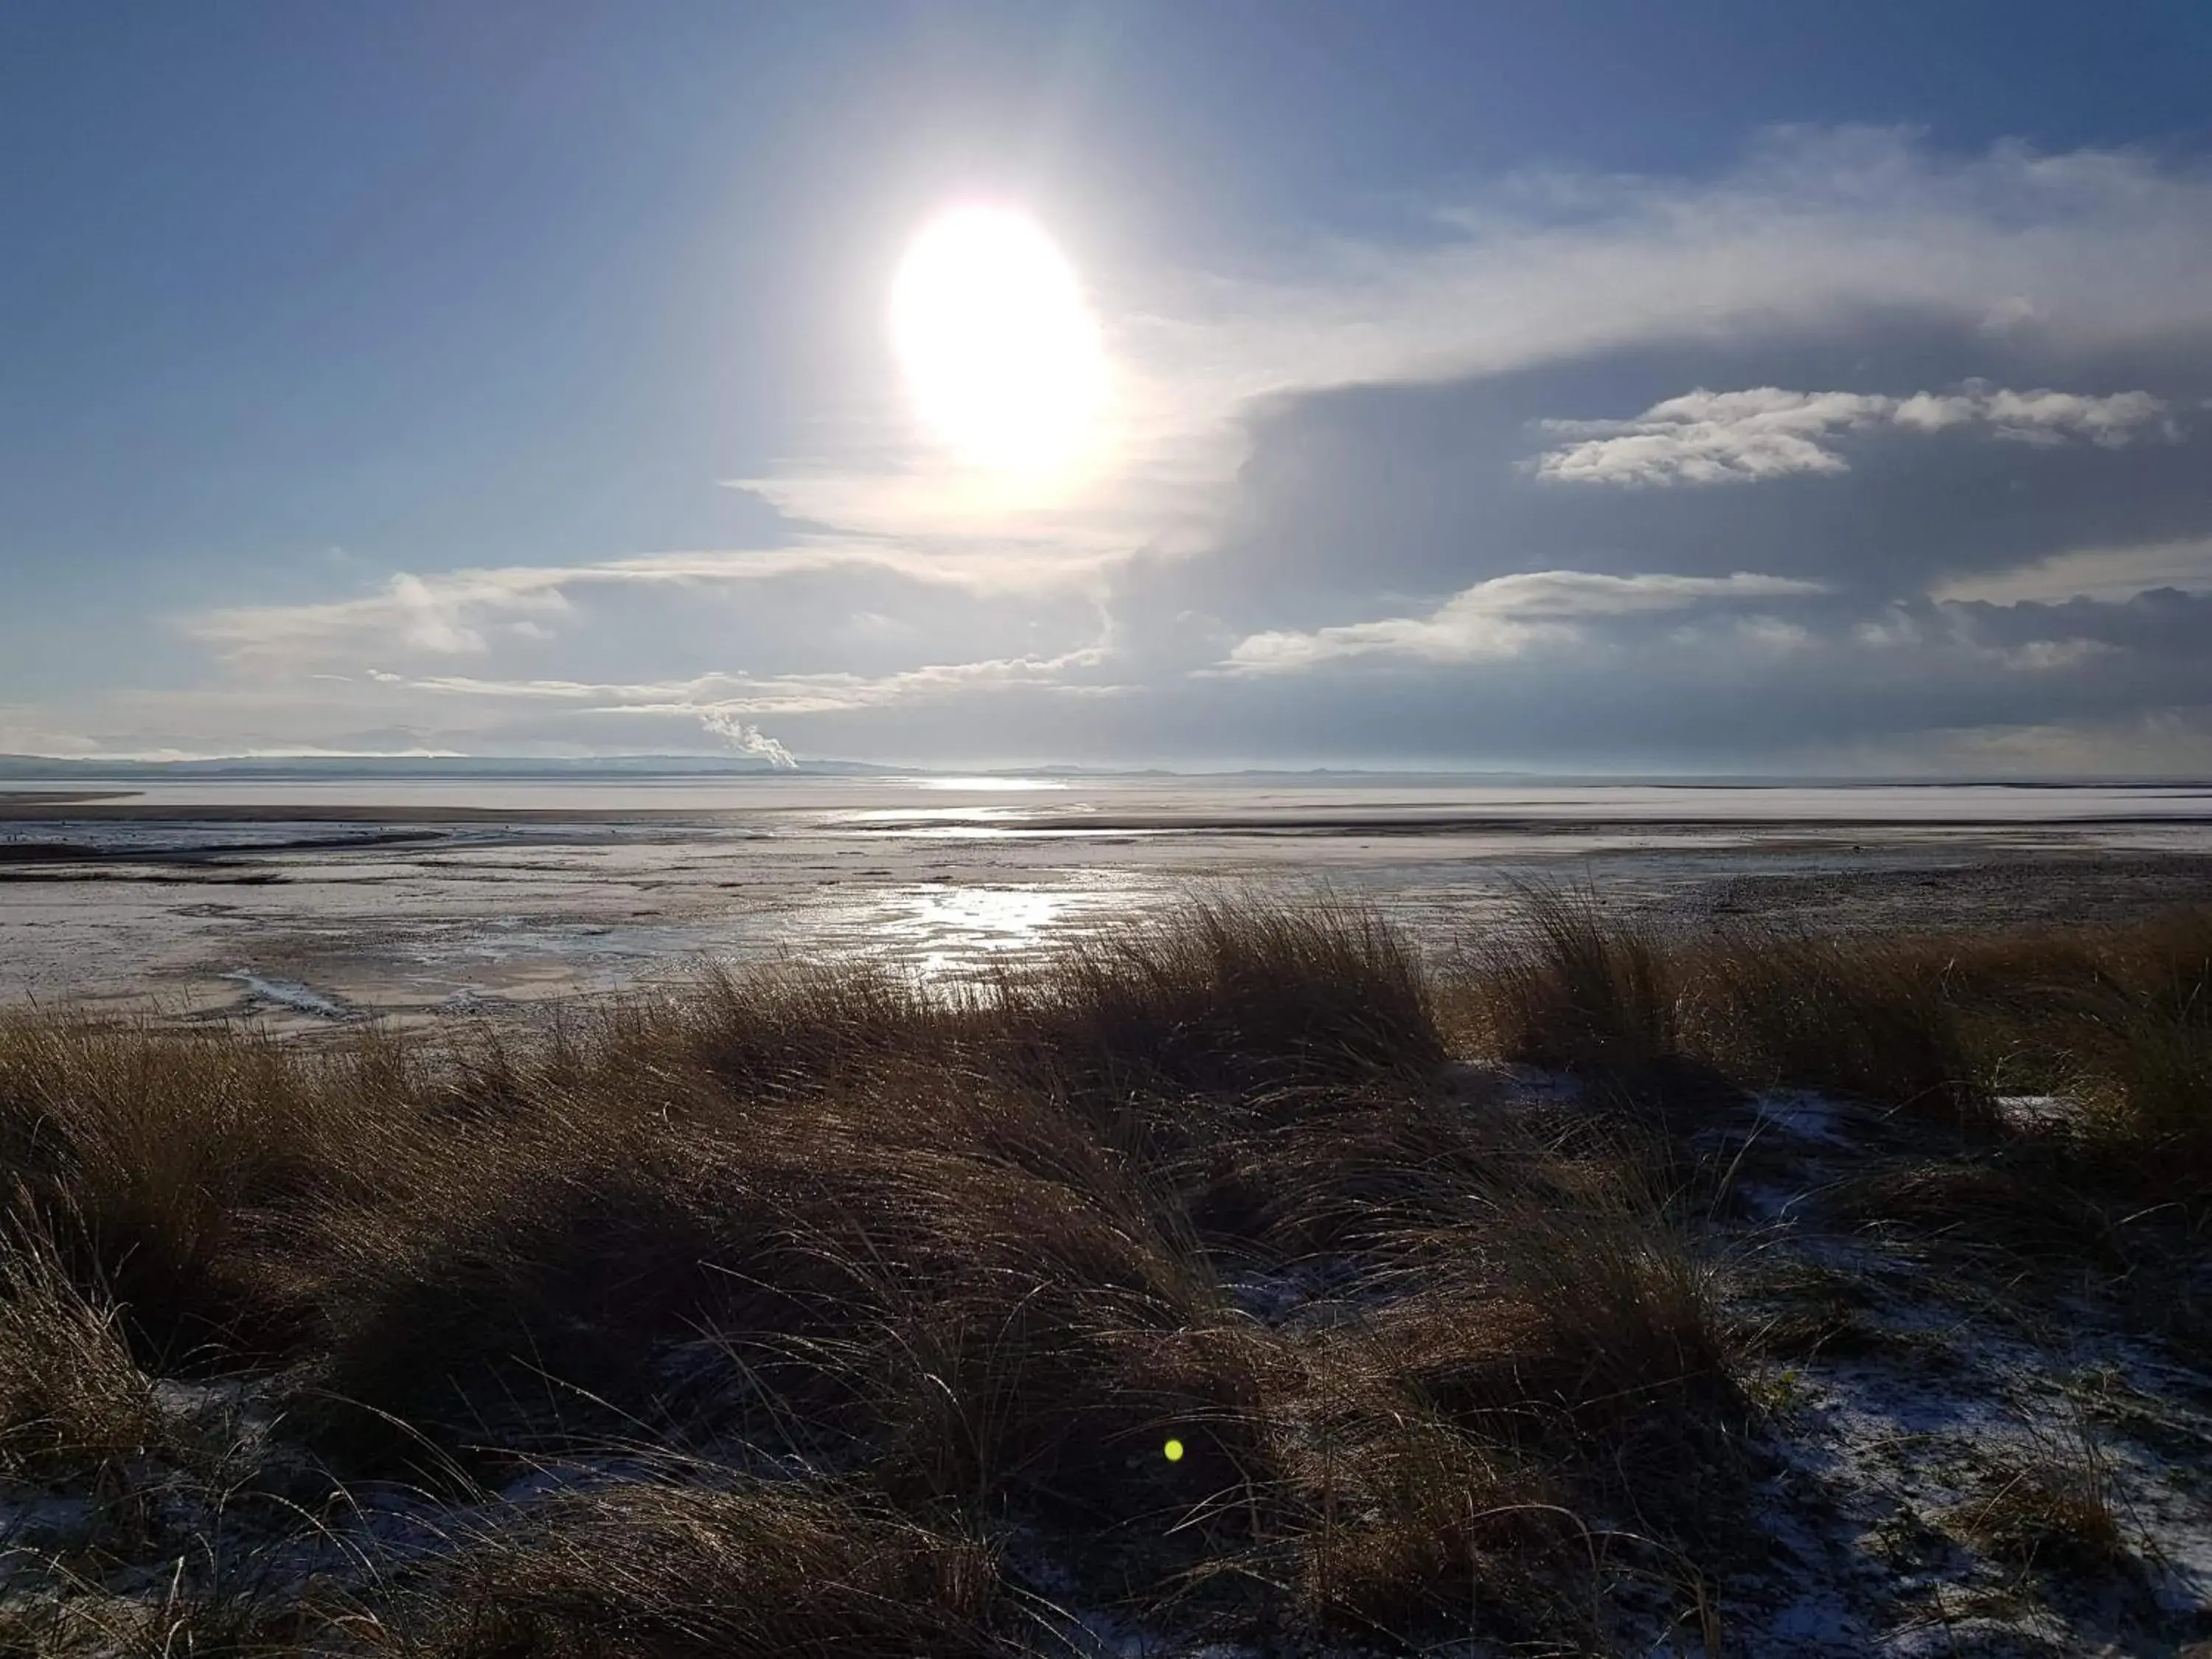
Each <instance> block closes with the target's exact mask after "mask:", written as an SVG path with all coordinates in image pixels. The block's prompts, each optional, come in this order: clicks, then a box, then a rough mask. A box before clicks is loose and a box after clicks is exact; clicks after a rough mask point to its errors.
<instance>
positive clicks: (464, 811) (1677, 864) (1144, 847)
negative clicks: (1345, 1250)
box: [0, 775, 2212, 1026]
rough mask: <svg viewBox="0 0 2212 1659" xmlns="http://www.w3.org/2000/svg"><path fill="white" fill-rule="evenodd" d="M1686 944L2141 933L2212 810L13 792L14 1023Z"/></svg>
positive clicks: (1857, 803)
mask: <svg viewBox="0 0 2212 1659" xmlns="http://www.w3.org/2000/svg"><path fill="white" fill-rule="evenodd" d="M1532 885H1534V886H1553V887H1587V888H1589V889H1590V890H1594V891H1597V892H1601V894H1602V895H1603V897H1604V902H1605V903H1606V905H1607V908H1609V909H1611V910H1613V911H1614V912H1616V913H1618V914H1620V915H1625V916H1634V917H1636V918H1638V919H1639V920H1641V921H1645V922H1646V923H1648V924H1649V925H1650V926H1652V927H1656V928H1658V929H1659V930H1661V931H1662V932H1664V933H1670V934H1684V933H1698V932H1700V931H1706V930H1711V929H1714V928H1724V927H1729V926H1730V925H1732V924H1735V923H1740V922H1746V921H1755V920H1765V921H1778V922H1779V923H1782V924H1783V925H1784V926H1787V927H1791V928H1797V929H1803V930H1806V931H1812V932H1820V933H1861V932H1869V931H1873V932H1891V933H1936V932H1942V931H1947V930H1957V929H1961V928H1978V927H1986V926H1989V925H1990V924H1992V923H2002V924H2003V925H2006V926H2016V925H2038V924H2048V925H2053V926H2063V925H2068V924H2072V923H2077V922H2084V921H2099V920H2116V921H2124V920H2126V919H2128V918H2130V917H2132V916H2134V915H2140V914H2143V913H2147V912H2149V911H2153V910H2156V909H2159V908H2166V907H2171V906H2172V905H2174V904H2176V903H2184V902H2191V900H2193V899H2195V898H2197V896H2201V895H2203V893H2205V892H2207V891H2208V890H2212V789H2205V788H2198V787H2181V786H2154V787H2112V786H2099V787H2057V786H2039V787H2026V786H2023V787H2003V786H1990V785H1978V786H1965V785H1881V786H1869V785H1856V786H1814V787H1808V786H1786V787H1785V786H1768V787H1747V786H1735V787H1726V786H1711V785H1652V784H1638V785H1630V784H1612V785H1607V784H1583V785H1571V786H1569V785H1528V784H1496V783H1486V782H1479V781H1468V780H1465V779H1400V778H1361V777H1347V776H1336V777H1322V778H1282V777H1264V778H1263V777H1232V778H1182V777H1171V776H1163V775H1151V776H1139V777H1123V778H1098V777H1075V778H1067V777H1047V776H1040V777H1018V776H990V777H970V778H961V777H940V776H927V775H919V776H908V777H884V778H829V779H820V778H811V777H792V776H782V775H766V776H760V777H738V778H721V779H717V778H707V779H701V778H696V777H688V778H674V779H651V778H647V779H639V778H630V777H625V778H621V779H618V780H609V781H599V782H594V781H581V782H580V781H573V780H562V781H509V780H483V779H477V780H470V779H459V778H456V779H439V780H428V781H422V780H392V779H374V778H361V779H351V780H348V779H331V778H327V777H313V778H289V779H287V778H278V779H270V780H257V781H231V780H182V779H179V780H176V781H161V782H158V783H151V784H149V783H144V782H140V781H129V782H122V781H118V782H116V783H113V784H99V783H86V782H76V783H70V784H67V785H64V784H41V783H39V782H36V781H27V782H25V783H22V784H21V785H13V786H10V787H8V788H7V789H5V790H4V791H0V1001H8V1002H19V1003H20V1002H23V1001H27V1000H37V1001H39V1002H40V1003H42V1004H47V1005H74V1006H98V1007H103V1008H107V1009H111V1010H130V1011H133V1012H146V1011H150V1012H156V1013H159V1014H161V1015H164V1016H167V1017H171V1018H216V1017H225V1016H231V1015H247V1016H252V1017H254V1018H262V1019H265V1020H267V1021H270V1023H272V1024H276V1025H279V1026H292V1025H300V1026H314V1025H319V1024H326V1023H328V1022H331V1021H333V1020H349V1019H355V1018H365V1017H369V1016H380V1017H386V1018H400V1019H404V1020H410V1021H411V1020H435V1019H438V1018H448V1017H454V1016H463V1017H471V1018H473V1017H478V1016H482V1015H484V1014H487V1013H499V1012H508V1013H514V1012H530V1011H532V1010H535V1009H539V1008H542V1007H544V1006H548V1005H550V1004H552V1003H556V1002H558V1001H561V1000H568V999H573V998H574V997H577V996H586V995H592V994H604V993H606V992H611V991H617V990H622V989H628V988H635V987H640V986H646V985H651V984H653V983H656V982H659V981H665V980H667V979H669V978H671V977H680V976H683V975H688V974H690V973H691V972H693V971H696V969H697V968H698V967H699V965H700V964H702V963H708V962H718V963H751V962H758V961H763V960H770V959H776V958H781V957H803V958H807V959H817V960H818V959H850V958H861V959H871V960H874V961H878V962H880V963H886V964H889V965H891V966H893V967H895V968H896V969H900V970H901V971H903V972H909V973H912V974H915V975H920V976H921V977H924V978H927V979H944V978H961V977H972V976H975V975H979V974H985V973H988V972H990V971H991V970H992V969H994V967H996V966H1003V965H1005V964H1006V963H1009V962H1012V961H1014V960H1017V959H1018V958H1019V957H1021V955H1022V954H1023V953H1024V952H1026V951H1031V950H1034V949H1036V947H1039V946H1044V945H1051V944H1053V943H1055V942H1059V941H1062V940H1066V939H1070V938H1079V937H1081V936H1082V935H1084V934H1085V933H1091V932H1095V931H1097V930H1099V929H1102V928H1109V927H1115V926H1117V925H1120V924H1121V923H1122V922H1124V921H1127V920H1129V919H1131V918H1133V917H1141V916H1146V915H1158V914H1160V913H1163V912H1164V911H1165V910H1167V909H1170V908H1173V907H1174V906H1176V904H1178V903H1180V902H1183V901H1184V900H1186V899H1188V897H1189V896H1191V895H1192V894H1193V893H1194V892H1202V891H1207V890H1220V889H1235V890H1259V891H1264V892H1267V893H1273V894H1277V895H1280V896H1288V897H1294V898H1297V899H1299V900H1301V901H1304V900H1309V899H1313V898H1316V897H1323V896H1331V895H1333V896H1337V897H1339V898H1342V899H1345V900H1347V901H1352V902H1358V903H1360V904H1362V905H1365V906H1369V907H1371V908H1374V909H1376V911H1378V912H1379V913H1381V914H1382V915H1385V916H1387V917H1388V918H1389V919H1390V920H1391V921H1393V922H1395V924H1397V925H1398V926H1399V927H1401V928H1403V929H1404V930H1405V931H1406V932H1407V934H1408V935H1409V936H1410V937H1411V938H1412V939H1414V940H1415V941H1416V942H1417V943H1418V945H1419V946H1420V948H1421V949H1422V950H1423V951H1425V952H1426V953H1428V954H1429V955H1430V956H1431V957H1434V958H1436V959H1438V960H1444V959H1449V957H1451V956H1453V955H1454V954H1455V953H1457V952H1461V951H1465V950H1467V949H1468V948H1470V947H1472V946H1475V945H1479V944H1480V939H1481V938H1482V936H1483V934H1484V933H1485V932H1486V929H1489V928H1492V927H1495V926H1497V925H1499V924H1500V922H1501V921H1503V919H1504V918H1505V917H1506V916H1507V915H1510V912H1511V910H1512V908H1513V907H1514V905H1515V904H1516V898H1517V896H1518V895H1519V894H1520V893H1521V892H1522V890H1525V889H1526V888H1528V887H1529V886H1532Z"/></svg>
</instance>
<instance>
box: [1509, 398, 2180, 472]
mask: <svg viewBox="0 0 2212 1659" xmlns="http://www.w3.org/2000/svg"><path fill="white" fill-rule="evenodd" d="M2170 413H2171V411H2170V410H2168V408H2167V406H2166V404H2164V403H2163V402H2161V401H2160V399H2158V398H2154V397H2152V396H2151V395H2150V394H2149V393H2148V392H2115V393H2112V394H2111V395H2109V396H2105V397H2093V396H2087V395H2085V394H2083V393H2081V392H2051V391H2036V392H2012V391H2007V390H2004V389H2002V388H1998V387H1991V386H1985V385H1981V384H1978V383H1972V382H1970V383H1969V384H1968V385H1967V386H1965V387H1963V388H1962V389H1960V391H1957V392H1914V393H1913V394H1912V395H1911V396H1910V397H1904V398H1893V397H1885V396H1881V395H1879V394H1872V393H1866V392H1788V391H1784V389H1783V388H1781V387H1780V386H1753V387H1752V388H1750V389H1749V390H1747V391H1743V392H1708V391H1706V390H1705V388H1704V387H1702V386H1701V387H1699V389H1698V390H1697V391H1695V392H1686V393H1684V394H1683V395H1682V396H1680V397H1679V398H1668V399H1667V400H1666V401H1665V402H1663V403H1657V404H1653V405H1652V406H1651V407H1650V408H1649V409H1647V410H1644V412H1643V413H1642V414H1641V415H1638V416H1633V417H1632V418H1631V419H1628V420H1625V421H1565V420H1550V421H1545V422H1542V423H1541V424H1542V426H1543V428H1544V429H1545V430H1547V431H1548V432H1552V433H1555V434H1557V435H1559V436H1562V437H1571V438H1575V439H1577V440H1579V441H1578V442H1575V443H1570V444H1564V445H1562V446H1560V447H1558V448H1556V449H1550V450H1547V451H1546V452H1544V453H1542V454H1541V455H1539V456H1537V457H1536V458H1535V459H1534V460H1533V461H1532V462H1530V463H1529V466H1530V469H1531V470H1532V471H1534V473H1535V475H1536V476H1537V477H1540V478H1545V479H1549V480H1552V481H1553V482H1555V483H1607V484H1721V483H1757V482H1759V480H1761V479H1764V478H1780V477H1788V476H1789V475H1790V474H1792V473H1800V472H1812V473H1821V472H1828V473H1833V472H1844V471H1849V470H1850V463H1849V462H1848V461H1847V460H1846V459H1844V456H1843V454H1842V453H1841V452H1840V451H1839V450H1838V448H1837V447H1836V443H1835V441H1836V440H1837V439H1838V438H1840V437H1842V436H1843V435H1844V434H1846V433H1850V432H1863V431H1865V430H1868V429H1869V428H1889V429H1891V430H1895V431H1903V432H1912V433H1931V432H1942V431H1947V430H1949V429H1951V428H1968V427H1971V428H1980V429H1982V430H1984V431H1986V432H1988V433H1989V434H1990V435H1992V436H1993V437H1996V438H2000V439H2005V440H2008V441H2013V442H2019V443H2032V444H2057V443H2063V442H2065V441H2068V440H2069V439H2085V440H2087V441H2089V442H2092V443H2096V444H2101V445H2103V446H2105V447H2107V448H2118V447H2121V446H2123V445H2124V444H2127V443H2129V442H2130V441H2132V440H2134V439H2135V438H2136V437H2137V436H2139V435H2142V434H2143V433H2144V432H2145V431H2147V430H2151V431H2156V430H2171V422H2170V418H2169V416H2170Z"/></svg>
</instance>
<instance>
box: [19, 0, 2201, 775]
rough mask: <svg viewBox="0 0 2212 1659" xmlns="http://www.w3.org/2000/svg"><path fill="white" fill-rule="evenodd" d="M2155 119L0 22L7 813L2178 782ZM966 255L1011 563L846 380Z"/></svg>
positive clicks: (2173, 122) (1119, 11) (538, 25)
mask: <svg viewBox="0 0 2212 1659" xmlns="http://www.w3.org/2000/svg"><path fill="white" fill-rule="evenodd" d="M2207 85H2212V10H2208V9H2206V8H2204V7H2203V6H2201V5H2191V4H2141V5H2133V6H2126V5H2118V6H2109V7H2104V8H2099V9H2094V10H2092V9H2087V8H2081V7H2072V6H2068V7H2059V6H2047V7H2046V6H2036V5H2027V4H2008V5H1976V4H1967V3H1959V4H1949V5H1944V6H1940V7H1929V6H1925V5H1902V4H1899V5H1890V4H1872V3H1862V4H1852V5H1840V4H1838V5H1832V6H1814V5H1809V4H1807V5H1792V6H1776V5H1771V4H1743V5H1719V4H1705V5H1687V6H1671V7H1665V8H1660V7H1653V6H1650V5H1644V4H1626V3H1623V4H1595V3H1592V4H1564V3H1563V4H1548V5H1544V6H1516V7H1505V6H1481V5H1475V4H1472V3H1463V0H1462V3H1443V4H1436V5H1425V4H1415V3H1395V4H1391V5H1388V6H1354V5H1350V4H1329V5H1322V4H1310V5H1309V4H1295V3H1282V0H1273V3H1257V0H1255V3H1226V0H1224V3H1188V0H1186V3H1176V4H1159V5H1143V4H1126V5H1106V4H1091V5H1071V6H1055V5H1051V4H1047V3H1042V0H1035V3H1022V4H1006V5H981V4H969V5H952V4H944V5H893V4H888V3H884V4H865V5H864V4H839V3H812V4H809V5H806V6H799V7H794V6H784V5H775V6H769V5H761V6H746V5H732V4H723V5H714V6H707V5H698V6H690V5H661V6H653V7H617V6H613V5H611V4H599V5H585V4H575V3H550V4H548V3H538V4H532V5H526V6H525V5H493V4H478V5H470V6H454V5H445V4H440V5H423V6H408V5H400V4H390V5H380V6H375V7H359V6H344V5H336V4H329V5H325V4H312V3H295V4H285V5H274V4H269V5H258V6H254V5H241V4H221V3H210V4H201V5H196V6H192V7H176V6H154V5H147V6H131V5H110V6H101V7H97V8H95V7H84V6H72V5H64V4H37V3H33V4H24V5H18V6H15V7H10V8H8V9H5V10H0V224H4V226H5V227H6V246H7V258H5V259H4V260H0V321H4V327H5V338H6V340H7V342H8V350H7V356H6V359H5V364H6V367H5V369H4V373H0V576H4V579H5V592H6V594H7V601H6V604H5V605H4V608H0V751H30V752H45V753H54V754H147V755H153V754H216V753H240V752H278V751H343V752H406V751H420V750H428V751H459V752H470V753H546V754H556V753H558V754H580V753H591V752H613V751H640V750H645V751H656V752H658V751H669V750H694V751H697V750H716V749H720V748H737V749H746V748H750V749H751V750H755V751H757V752H762V753H770V754H772V753H775V752H776V746H777V745H781V746H783V747H786V748H788V749H790V750H795V751H797V752H799V753H801V754H818V755H826V754H835V755H844V756H854V757H866V758H873V759H881V760H895V761H914V762H921V763H932V762H934V763H955V764H980V763H1018V762H1023V761H1042V760H1055V759H1057V760H1069V761H1091V762H1130V763H1152V762H1164V763H1171V764H1186V765H1196V764H1206V763H1253V762H1277V763H1314V762H1323V761H1327V762H1336V763H1366V764H1385V765H1399V764H1469V765H1483V764H1490V765H1516V766H1528V765H1534V766H1557V767H1560V768H1563V769H1571V770H1584V769H1592V768H1600V767H1608V768H1623V769H1638V770H1656V769H1669V768H1675V767H1686V768H1694V769H1724V768H1729V767H1743V768H1747V769H1757V770H1775V769H1812V770H1838V769H1852V768H1862V769H1872V770H1893V769H1935V770H1966V771H1976V770H1996V771H2008V772H2012V771H2039V770H2041V771H2079V770H2085V769H2119V770H2130V771H2168V772H2202V771H2203V770H2205V769H2207V767H2208V765H2212V660H2208V659H2212V652H2206V651H2204V650H2203V648H2202V647H2201V645H2200V644H2199V641H2202V640H2204V639H2208V638H2212V598H2208V597H2207V596H2208V595H2212V406H2208V402H2207V400H2208V398H2212V282H2208V281H2207V280H2206V277H2205V272H2206V271H2207V270H2208V269H2212V125H2208V123H2212V105H2208V103H2207V100H2205V98H2204V95H2203V88H2205V87H2206V86H2207ZM977 201H983V202H988V203H990V204H994V205H995V206H997V207H998V208H1000V209H1001V210H1008V211H1018V212H1020V213H1022V214H1024V215H1025V216H1028V218H1029V219H1030V220H1033V221H1034V222H1035V223H1036V224H1037V225H1040V226H1042V228H1043V229H1044V230H1045V231H1046V232H1048V234H1050V236H1051V237H1052V238H1053V239H1054V240H1056V242H1057V244H1058V245H1059V246H1060V249H1062V250H1063V251H1064V252H1065V255H1066V259H1067V261H1068V262H1069V263H1070V264H1071V265H1072V266H1073V270H1074V271H1075V273H1076V274H1077V276H1078V277H1079V281H1080V283H1081V287H1082V290H1083V295H1084V304H1085V307H1087V308H1088V311H1089V313H1091V316H1092V318H1093V319H1094V320H1095V323H1096V326H1097V335H1098V338H1099V340H1100V341H1101V342H1102V343H1103V344H1102V347H1101V349H1102V350H1103V354H1104V361H1105V362H1106V364H1107V366H1108V368H1109V371H1110V374H1111V377H1112V385H1113V386H1114V387H1115V392H1114V394H1113V398H1112V400H1111V401H1110V403H1109V404H1108V405H1107V409H1106V413H1105V414H1103V415H1102V416H1099V420H1100V421H1101V422H1102V423H1103V424H1102V428H1101V430H1102V433H1105V434H1106V435H1107V436H1110V440H1111V441H1110V443H1109V442H1107V441H1106V436H1102V438H1101V440H1100V443H1101V448H1100V454H1101V455H1102V456H1103V458H1104V459H1099V460H1097V461H1096V462H1095V463H1086V469H1087V470H1086V471H1084V472H1083V473H1082V474H1081V476H1073V475H1071V476H1070V477H1066V478H1056V479H1055V480H1054V481H1053V482H1052V483H1050V484H1049V486H1046V485H1043V484H1037V483H1035V482H1034V481H1025V482H1024V484H1023V487H1022V489H1020V490H1013V489H1009V488H1000V487H999V486H998V483H994V481H992V480H989V479H983V480H981V481H979V480H978V479H977V478H976V477H973V476H971V474H972V472H973V469H972V468H971V467H969V466H968V465H967V464H966V463H965V462H963V461H962V460H961V459H959V458H957V457H953V456H949V455H948V454H947V453H945V451H944V448H943V446H942V445H941V444H939V443H935V442H933V440H932V435H931V434H929V433H927V432H923V431H920V430H918V429H917V428H916V425H915V417H914V416H913V413H912V409H913V402H914V400H913V398H912V397H911V396H910V395H909V394H910V393H911V392H912V390H913V388H912V387H911V386H908V385H907V384H905V382H904V381H903V380H902V372H901V368H900V362H899V360H898V358H897V356H896V353H895V352H894V350H893V349H892V347H891V343H890V340H889V338H888V334H887V327H886V322H885V318H886V314H887V309H888V307H889V304H890V291H891V286H892V283H893V278H894V273H895V272H896V270H898V269H899V267H900V260H901V258H902V252H903V251H904V250H905V249H906V248H907V247H908V245H909V243H910V241H911V240H912V239H913V238H914V237H915V235H916V234H918V233H919V232H921V230H922V229H923V228H925V227H927V226H928V225H930V224H931V223H932V222H933V221H934V220H936V219H937V218H938V217H939V216H941V215H943V214H944V213H945V212H946V211H947V210H951V209H952V208H954V207H956V206H957V205H958V204H963V203H974V202H977ZM1108 428H1110V432H1109V431H1108ZM940 436H941V435H940ZM986 485H988V486H990V487H985V486H986Z"/></svg>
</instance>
